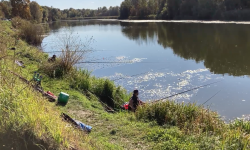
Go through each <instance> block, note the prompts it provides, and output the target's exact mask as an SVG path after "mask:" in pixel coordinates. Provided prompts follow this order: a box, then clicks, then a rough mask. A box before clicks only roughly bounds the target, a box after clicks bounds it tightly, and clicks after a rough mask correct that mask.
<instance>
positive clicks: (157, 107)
mask: <svg viewBox="0 0 250 150" xmlns="http://www.w3.org/2000/svg"><path fill="white" fill-rule="evenodd" d="M135 115H136V117H137V119H139V120H144V121H156V122H157V123H158V124H159V125H172V126H177V127H179V128H180V129H182V130H183V131H184V132H187V133H189V132H196V133H203V132H208V131H212V132H222V129H223V126H224V123H223V121H222V120H221V119H220V118H219V115H218V114H217V113H216V112H213V111H210V110H208V109H204V107H202V106H197V105H196V104H195V103H193V104H192V103H188V104H184V103H177V102H175V101H164V102H158V103H149V104H145V105H143V106H141V107H139V108H138V110H137V111H136V114H135Z"/></svg>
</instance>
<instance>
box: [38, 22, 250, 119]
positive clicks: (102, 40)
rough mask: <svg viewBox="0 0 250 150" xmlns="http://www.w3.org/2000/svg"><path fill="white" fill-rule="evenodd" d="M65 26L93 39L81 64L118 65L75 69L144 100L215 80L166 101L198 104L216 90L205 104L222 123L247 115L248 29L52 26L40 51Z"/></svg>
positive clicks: (94, 24)
mask: <svg viewBox="0 0 250 150" xmlns="http://www.w3.org/2000/svg"><path fill="white" fill-rule="evenodd" d="M69 27H70V30H71V31H73V33H74V34H78V35H79V36H80V37H81V38H82V39H85V38H90V37H92V36H93V38H94V41H95V42H94V43H93V44H92V45H91V47H92V48H93V49H94V52H93V53H90V54H88V55H87V59H86V60H85V61H92V62H121V63H98V64H84V65H83V64H79V66H80V67H83V68H87V69H90V70H92V71H93V75H95V76H98V77H106V78H110V79H111V80H115V83H116V84H117V85H121V86H123V87H125V88H126V89H127V90H128V91H129V92H131V91H132V90H133V89H139V90H140V98H141V99H142V100H144V101H147V100H157V99H161V98H164V97H167V96H170V95H173V94H175V93H179V92H182V91H185V90H188V89H192V88H195V87H197V86H201V85H205V84H208V83H213V82H216V81H221V82H218V83H216V84H213V85H210V86H207V87H204V88H200V89H197V90H193V91H190V92H187V93H184V94H181V95H178V96H175V97H172V98H171V99H173V100H176V101H178V102H186V103H188V102H196V103H197V104H203V103H204V102H205V101H207V100H208V99H209V98H211V97H212V96H213V95H215V94H216V93H217V92H219V91H220V92H219V93H218V94H217V95H216V96H215V97H213V98H212V99H211V100H210V101H209V102H207V103H206V104H205V105H206V106H208V107H210V108H211V109H213V110H216V111H218V112H219V114H220V115H221V116H222V117H225V118H226V120H228V119H234V118H236V117H242V116H243V115H245V116H246V115H248V114H250V92H249V90H250V88H249V87H250V79H249V77H250V25H240V24H237V25H236V24H201V23H192V24H191V23H123V22H118V21H96V20H95V21H94V20H92V21H81V22H56V23H53V24H51V25H50V28H51V32H50V34H49V36H48V37H46V38H45V39H44V41H43V44H42V45H43V48H44V51H46V52H51V51H57V50H58V49H57V46H56V42H55V41H56V39H57V38H58V36H60V35H61V34H65V32H71V31H69V30H65V29H66V28H69ZM50 54H51V55H53V54H57V55H59V54H58V53H56V52H52V53H50ZM122 62H130V63H122ZM131 76H132V77H131Z"/></svg>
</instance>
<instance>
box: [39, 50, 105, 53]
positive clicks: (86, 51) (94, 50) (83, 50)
mask: <svg viewBox="0 0 250 150" xmlns="http://www.w3.org/2000/svg"><path fill="white" fill-rule="evenodd" d="M88 51H90V52H91V51H102V50H83V51H49V52H42V53H65V52H88Z"/></svg>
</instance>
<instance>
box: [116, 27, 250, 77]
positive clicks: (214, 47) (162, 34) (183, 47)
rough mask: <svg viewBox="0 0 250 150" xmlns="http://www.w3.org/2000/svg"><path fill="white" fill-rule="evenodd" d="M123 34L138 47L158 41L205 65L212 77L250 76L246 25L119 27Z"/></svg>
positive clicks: (248, 32)
mask: <svg viewBox="0 0 250 150" xmlns="http://www.w3.org/2000/svg"><path fill="white" fill-rule="evenodd" d="M121 25H122V27H123V29H122V32H123V34H124V35H125V36H126V37H128V38H129V39H131V40H135V41H137V42H138V43H143V42H145V43H149V42H151V41H155V40H157V42H158V44H160V45H161V46H163V47H164V48H167V47H170V48H171V49H173V51H174V53H175V54H177V55H178V56H180V57H183V58H185V59H193V60H195V61H196V62H200V61H204V65H205V66H206V67H207V68H209V69H210V71H211V72H212V73H215V74H229V75H233V76H243V75H250V66H249V65H250V59H249V56H250V50H249V49H250V40H249V37H250V30H248V27H249V25H235V24H188V23H121Z"/></svg>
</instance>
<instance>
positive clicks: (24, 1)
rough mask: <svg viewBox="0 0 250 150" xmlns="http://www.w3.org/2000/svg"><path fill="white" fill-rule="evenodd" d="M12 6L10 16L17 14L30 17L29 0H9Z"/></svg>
mask: <svg viewBox="0 0 250 150" xmlns="http://www.w3.org/2000/svg"><path fill="white" fill-rule="evenodd" d="M10 2H11V6H12V16H13V17H15V16H19V17H21V18H24V19H30V18H31V14H30V6H29V4H30V1H29V0H10Z"/></svg>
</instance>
